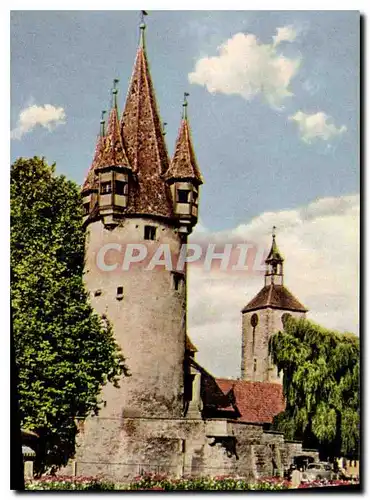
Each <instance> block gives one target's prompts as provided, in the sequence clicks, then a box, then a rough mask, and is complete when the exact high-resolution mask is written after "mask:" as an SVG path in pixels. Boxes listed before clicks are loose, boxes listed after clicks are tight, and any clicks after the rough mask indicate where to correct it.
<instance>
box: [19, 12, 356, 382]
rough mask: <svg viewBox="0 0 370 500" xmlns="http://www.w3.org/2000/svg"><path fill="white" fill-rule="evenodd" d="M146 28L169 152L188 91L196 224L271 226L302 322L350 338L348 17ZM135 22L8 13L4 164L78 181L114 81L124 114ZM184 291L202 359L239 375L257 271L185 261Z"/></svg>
mask: <svg viewBox="0 0 370 500" xmlns="http://www.w3.org/2000/svg"><path fill="white" fill-rule="evenodd" d="M146 22H147V30H146V41H147V52H148V57H149V61H150V67H151V73H152V77H153V81H154V86H155V90H156V95H157V100H158V103H159V108H160V112H161V117H162V120H163V121H165V122H167V123H168V125H167V135H166V140H167V146H168V149H169V152H170V154H172V153H173V148H174V144H175V139H176V135H177V131H178V127H179V124H180V117H181V111H182V108H181V103H182V99H183V93H184V91H187V92H189V93H190V97H189V117H190V123H191V128H192V133H193V141H194V146H195V151H196V154H197V158H198V163H199V166H200V168H201V170H202V173H203V176H204V179H205V184H204V185H203V186H202V192H201V203H200V224H199V226H200V227H199V228H198V230H200V229H201V230H202V231H203V233H205V234H212V235H214V234H218V235H221V237H223V238H224V239H227V238H228V237H230V236H232V235H235V234H238V235H239V236H242V237H243V238H247V239H249V240H251V239H252V240H253V241H262V242H263V244H264V245H268V244H269V240H270V234H271V227H272V225H274V224H275V225H277V227H278V241H279V246H280V248H281V250H282V252H283V254H284V255H285V257H286V268H285V269H286V277H287V282H288V287H289V288H290V289H291V290H292V292H293V293H295V295H296V296H297V298H298V299H299V300H300V301H301V302H303V303H304V304H305V305H307V307H308V308H309V309H310V315H309V317H311V318H312V319H314V320H316V321H318V322H319V323H321V324H323V325H324V326H327V327H330V328H336V329H338V330H342V331H344V330H351V331H355V332H356V331H357V328H358V214H359V197H358V193H359V123H358V122H359V13H358V12H356V11H342V12H339V11H338V12H336V11H326V12H324V11H322V12H318V11H277V12H272V11H256V12H253V11H186V12H185V11H150V12H149V16H148V17H147V18H146ZM138 25H139V14H138V12H136V11H128V12H125V11H108V12H103V11H100V12H99V11H94V12H89V11H80V12H78V11H76V12H70V11H60V12H58V11H17V12H13V13H12V15H11V129H12V138H13V139H12V141H11V159H12V160H14V159H16V158H17V157H19V156H26V157H27V156H33V155H38V156H45V157H46V158H47V160H48V161H49V162H54V161H55V162H56V164H57V171H58V172H60V173H63V174H65V175H66V176H67V177H69V178H71V179H73V180H75V181H76V182H78V183H82V181H83V179H84V176H85V174H86V171H87V170H88V168H89V166H90V163H91V159H92V155H93V152H94V147H95V140H96V135H97V133H98V129H99V119H100V113H101V110H102V109H107V108H108V107H109V102H110V89H111V87H112V81H113V78H119V79H120V83H119V89H120V94H119V105H120V110H122V107H123V104H124V99H125V95H126V92H127V88H128V84H129V79H130V75H131V71H132V66H133V63H134V58H135V53H136V48H137V43H138V31H139V30H138ZM30 109H31V111H30ZM22 112H23V114H21V113H22ZM189 284H190V294H189V328H190V333H191V337H192V339H193V341H194V342H195V343H196V345H198V348H199V351H200V352H199V355H198V356H199V359H200V361H202V362H204V363H205V365H206V366H208V367H209V368H210V369H211V371H212V370H213V372H214V373H215V374H217V375H220V376H237V373H238V366H237V364H238V363H237V362H236V361H235V360H236V359H239V356H240V328H241V327H240V310H241V308H242V307H243V306H244V305H245V304H246V303H247V302H248V301H249V300H250V299H251V298H252V297H253V295H254V294H255V293H257V292H258V290H259V289H260V288H261V286H262V282H261V277H260V276H255V277H252V276H248V278H246V277H242V278H241V277H240V276H239V277H237V276H225V275H220V276H218V275H216V274H213V275H212V276H209V275H207V276H206V275H204V274H202V273H200V271H199V270H198V271H194V272H193V274H192V275H190V281H189ZM210 285H212V286H210ZM225 332H227V334H225ZM211 338H212V339H213V340H214V341H217V342H214V346H213V347H212V345H210V339H211ZM212 349H213V350H212ZM202 353H203V354H202ZM215 359H216V360H217V361H215Z"/></svg>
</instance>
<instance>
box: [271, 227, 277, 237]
mask: <svg viewBox="0 0 370 500" xmlns="http://www.w3.org/2000/svg"><path fill="white" fill-rule="evenodd" d="M275 236H276V226H272V238H273V239H275Z"/></svg>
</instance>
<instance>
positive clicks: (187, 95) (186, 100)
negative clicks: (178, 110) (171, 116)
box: [182, 92, 190, 118]
mask: <svg viewBox="0 0 370 500" xmlns="http://www.w3.org/2000/svg"><path fill="white" fill-rule="evenodd" d="M189 95H190V94H189V93H188V92H184V101H183V103H182V106H183V108H184V110H183V118H186V117H187V112H186V108H187V107H188V99H187V98H188V97H189Z"/></svg>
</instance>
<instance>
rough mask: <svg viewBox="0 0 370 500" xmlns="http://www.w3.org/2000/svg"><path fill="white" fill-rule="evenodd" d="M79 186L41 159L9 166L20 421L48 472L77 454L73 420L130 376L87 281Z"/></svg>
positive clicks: (95, 407)
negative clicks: (35, 439)
mask: <svg viewBox="0 0 370 500" xmlns="http://www.w3.org/2000/svg"><path fill="white" fill-rule="evenodd" d="M82 218H83V215H82V204H81V199H80V194H79V189H78V186H77V185H76V184H74V183H73V182H71V181H68V180H67V179H66V178H65V177H64V176H58V175H56V174H55V167H54V165H53V166H49V165H48V164H47V163H46V162H45V160H44V159H39V158H37V157H34V158H32V159H23V158H20V159H19V160H17V161H16V162H15V163H14V164H13V165H12V168H11V305H12V323H13V336H14V345H15V359H16V364H17V367H18V370H19V386H18V391H19V405H20V415H21V425H22V427H24V428H27V429H29V430H34V431H36V432H37V433H38V434H39V436H40V439H39V450H38V453H37V457H38V462H37V463H36V467H37V469H38V470H39V471H43V470H44V469H45V467H47V466H50V465H60V464H65V463H66V462H67V460H68V458H69V457H70V456H73V454H74V451H75V444H74V443H75V436H76V433H77V427H76V423H75V419H76V418H81V419H84V418H85V417H86V416H87V415H88V414H90V413H92V412H97V411H98V408H99V404H100V400H99V391H100V389H101V386H102V385H103V384H105V383H106V382H107V381H111V382H113V383H115V384H117V383H118V380H119V378H120V376H121V375H122V373H124V374H126V371H125V370H126V369H125V366H124V358H123V357H122V355H121V354H120V352H119V348H118V346H117V344H116V343H115V340H114V337H113V332H112V328H111V326H110V324H108V323H107V322H106V323H102V320H101V319H100V318H99V317H98V316H97V315H96V314H95V313H94V312H93V310H92V308H91V306H90V304H89V302H88V295H87V292H86V291H85V288H84V285H83V265H84V240H85V236H84V228H83V223H82Z"/></svg>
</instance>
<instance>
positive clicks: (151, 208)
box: [121, 14, 172, 217]
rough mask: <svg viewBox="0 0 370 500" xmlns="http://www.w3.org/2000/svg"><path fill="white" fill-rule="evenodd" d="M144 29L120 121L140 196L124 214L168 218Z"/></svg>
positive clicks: (164, 160)
mask: <svg viewBox="0 0 370 500" xmlns="http://www.w3.org/2000/svg"><path fill="white" fill-rule="evenodd" d="M142 15H143V16H144V15H145V14H142ZM144 29H145V24H144V23H142V24H141V25H140V43H139V47H138V49H137V54H136V59H135V64H134V68H133V72H132V76H131V82H130V86H129V90H128V94H127V98H126V104H125V109H124V112H123V114H122V118H121V127H122V138H123V142H124V146H125V148H126V152H127V156H128V159H129V161H130V165H131V167H132V169H133V171H134V172H135V174H136V176H137V183H138V192H140V195H139V194H138V195H137V196H135V202H134V205H130V206H129V207H128V212H134V213H151V214H153V215H161V216H165V217H171V216H172V202H171V198H170V193H169V192H168V190H167V186H166V184H165V182H164V180H163V177H162V176H163V174H164V173H165V172H166V171H167V170H168V167H169V159H168V153H167V148H166V143H165V140H164V136H163V129H162V122H161V120H160V116H159V112H158V106H157V102H156V98H155V93H154V88H153V83H152V79H151V75H150V71H149V64H148V60H147V55H146V47H145V43H144ZM130 204H131V202H130Z"/></svg>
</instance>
